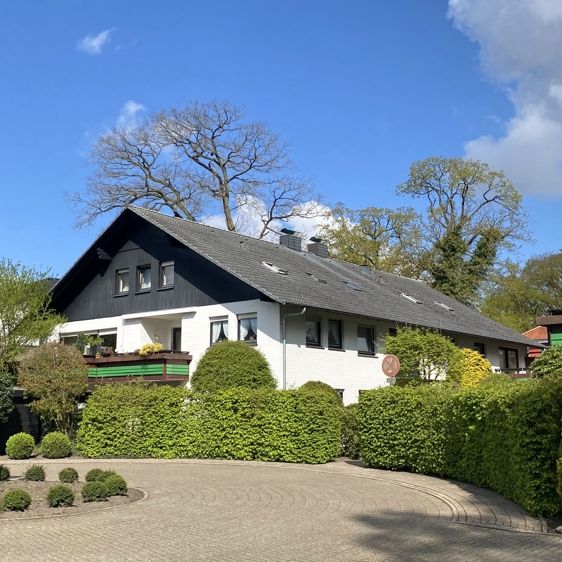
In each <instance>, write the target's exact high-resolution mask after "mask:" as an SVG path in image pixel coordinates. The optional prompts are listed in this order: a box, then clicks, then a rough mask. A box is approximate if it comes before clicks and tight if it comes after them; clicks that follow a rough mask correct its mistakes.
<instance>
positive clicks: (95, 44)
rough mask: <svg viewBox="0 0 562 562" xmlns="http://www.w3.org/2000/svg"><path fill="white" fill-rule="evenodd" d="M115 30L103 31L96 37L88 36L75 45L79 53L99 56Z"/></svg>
mask: <svg viewBox="0 0 562 562" xmlns="http://www.w3.org/2000/svg"><path fill="white" fill-rule="evenodd" d="M114 31H115V29H105V30H104V31H100V32H99V33H98V34H97V35H91V34H88V35H86V36H85V37H82V39H80V40H79V41H78V43H77V44H76V47H77V49H78V50H79V51H83V52H84V53H88V54H89V55H99V54H100V53H101V52H102V49H103V48H104V46H105V45H107V44H108V43H109V42H110V41H111V34H112V33H113V32H114Z"/></svg>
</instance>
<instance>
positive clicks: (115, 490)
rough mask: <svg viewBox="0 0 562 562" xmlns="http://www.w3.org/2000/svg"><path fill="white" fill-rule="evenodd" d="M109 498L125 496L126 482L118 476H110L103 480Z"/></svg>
mask: <svg viewBox="0 0 562 562" xmlns="http://www.w3.org/2000/svg"><path fill="white" fill-rule="evenodd" d="M104 483H105V486H106V488H107V494H108V495H109V496H126V495H127V482H125V480H124V478H123V477H122V476H119V474H111V475H110V476H108V477H107V478H106V479H105V480H104Z"/></svg>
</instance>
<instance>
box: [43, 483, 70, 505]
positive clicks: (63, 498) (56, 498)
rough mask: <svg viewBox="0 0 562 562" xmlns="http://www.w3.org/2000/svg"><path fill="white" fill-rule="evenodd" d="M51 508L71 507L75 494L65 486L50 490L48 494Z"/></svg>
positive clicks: (54, 487) (60, 485) (58, 485)
mask: <svg viewBox="0 0 562 562" xmlns="http://www.w3.org/2000/svg"><path fill="white" fill-rule="evenodd" d="M47 503H48V504H49V507H70V506H71V505H72V504H73V503H74V492H73V491H72V490H71V489H70V488H69V487H68V486H65V485H64V484H57V485H56V486H53V487H52V488H49V492H48V493H47Z"/></svg>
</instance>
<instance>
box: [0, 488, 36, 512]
mask: <svg viewBox="0 0 562 562" xmlns="http://www.w3.org/2000/svg"><path fill="white" fill-rule="evenodd" d="M30 505H31V496H30V495H29V494H28V493H27V492H26V491H25V490H20V489H19V488H12V489H11V490H8V491H7V492H6V493H5V494H4V497H3V498H2V509H3V510H4V511H25V510H26V509H27V508H28V507H29V506H30Z"/></svg>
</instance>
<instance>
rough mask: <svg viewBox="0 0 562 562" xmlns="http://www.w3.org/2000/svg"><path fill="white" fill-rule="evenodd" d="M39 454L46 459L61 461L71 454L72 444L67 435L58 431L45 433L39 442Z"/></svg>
mask: <svg viewBox="0 0 562 562" xmlns="http://www.w3.org/2000/svg"><path fill="white" fill-rule="evenodd" d="M41 454H42V455H43V456H44V457H45V458H46V459H63V458H65V457H69V456H70V455H71V454H72V443H71V442H70V439H69V438H68V436H67V435H65V434H64V433H61V432H60V431H53V432H52V433H47V435H45V437H43V441H42V442H41Z"/></svg>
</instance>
